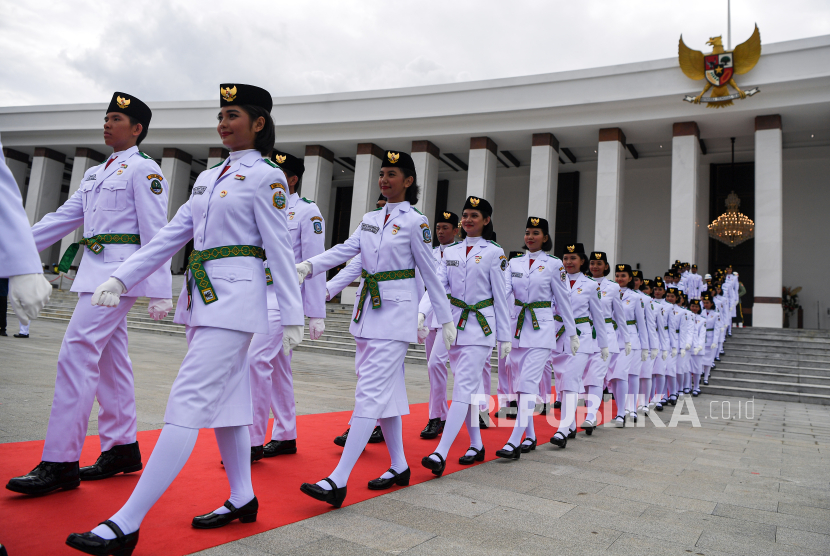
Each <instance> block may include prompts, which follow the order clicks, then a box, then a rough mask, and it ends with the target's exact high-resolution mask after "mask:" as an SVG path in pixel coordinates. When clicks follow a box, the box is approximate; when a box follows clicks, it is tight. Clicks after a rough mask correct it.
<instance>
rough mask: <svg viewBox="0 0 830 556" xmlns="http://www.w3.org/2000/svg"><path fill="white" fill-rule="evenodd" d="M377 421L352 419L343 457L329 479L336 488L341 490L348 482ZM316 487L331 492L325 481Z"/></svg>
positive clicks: (360, 418) (364, 418)
mask: <svg viewBox="0 0 830 556" xmlns="http://www.w3.org/2000/svg"><path fill="white" fill-rule="evenodd" d="M376 424H377V419H370V418H368V417H352V428H351V430H349V436H348V437H347V438H346V445H345V446H344V447H343V455H341V456H340V462H339V463H338V464H337V467H335V468H334V471H332V473H331V475H329V477H328V478H329V479H331V480H332V481H334V484H336V485H337V487H338V488H343V487H344V486H346V483H348V482H349V475H351V473H352V469H354V465H355V464H356V463H357V459H358V458H359V457H360V454H362V453H363V449H364V448H366V445H367V444H368V443H369V437H370V436H372V431H373V430H375V426H376ZM317 485H318V486H321V487H323V488H324V489H326V490H331V485H330V484H329V483H328V482H327V481H320V482H319V483H317Z"/></svg>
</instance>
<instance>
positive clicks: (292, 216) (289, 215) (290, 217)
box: [288, 212, 296, 220]
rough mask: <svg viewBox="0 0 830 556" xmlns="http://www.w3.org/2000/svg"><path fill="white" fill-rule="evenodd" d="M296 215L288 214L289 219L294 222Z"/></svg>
mask: <svg viewBox="0 0 830 556" xmlns="http://www.w3.org/2000/svg"><path fill="white" fill-rule="evenodd" d="M294 214H296V213H294V212H289V213H288V219H289V220H294Z"/></svg>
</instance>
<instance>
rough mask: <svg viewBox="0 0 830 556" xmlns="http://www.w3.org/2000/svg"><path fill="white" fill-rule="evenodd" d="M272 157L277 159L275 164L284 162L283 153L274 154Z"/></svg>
mask: <svg viewBox="0 0 830 556" xmlns="http://www.w3.org/2000/svg"><path fill="white" fill-rule="evenodd" d="M274 158H275V159H276V160H277V164H284V163H285V159H286V156H285V155H284V154H277V155H274Z"/></svg>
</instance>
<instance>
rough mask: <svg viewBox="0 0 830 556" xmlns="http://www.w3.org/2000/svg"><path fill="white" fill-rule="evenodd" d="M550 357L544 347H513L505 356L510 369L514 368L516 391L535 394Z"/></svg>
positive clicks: (548, 350) (548, 351)
mask: <svg viewBox="0 0 830 556" xmlns="http://www.w3.org/2000/svg"><path fill="white" fill-rule="evenodd" d="M549 357H550V349H546V348H521V347H517V348H513V349H512V350H511V351H510V354H509V355H508V356H507V358H508V359H509V360H510V362H509V365H510V368H511V369H514V370H515V375H516V380H515V382H514V387H515V389H516V392H517V393H520V394H532V395H534V396H535V395H536V393H537V392H538V391H539V384H540V383H541V381H542V375H543V374H544V373H545V367H546V365H547V362H548V358H549Z"/></svg>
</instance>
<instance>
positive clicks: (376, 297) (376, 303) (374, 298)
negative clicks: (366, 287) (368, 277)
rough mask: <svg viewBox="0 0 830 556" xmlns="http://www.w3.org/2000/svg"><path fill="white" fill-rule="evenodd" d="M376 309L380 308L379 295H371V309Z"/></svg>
mask: <svg viewBox="0 0 830 556" xmlns="http://www.w3.org/2000/svg"><path fill="white" fill-rule="evenodd" d="M378 307H380V296H379V295H373V296H372V308H373V309H376V308H378Z"/></svg>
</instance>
